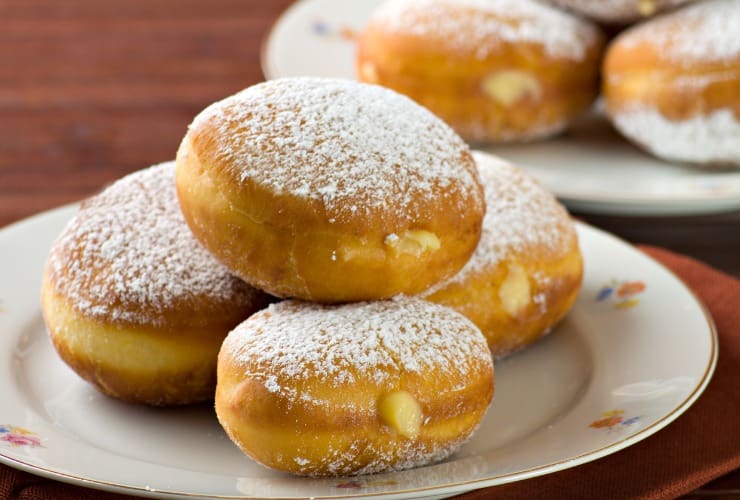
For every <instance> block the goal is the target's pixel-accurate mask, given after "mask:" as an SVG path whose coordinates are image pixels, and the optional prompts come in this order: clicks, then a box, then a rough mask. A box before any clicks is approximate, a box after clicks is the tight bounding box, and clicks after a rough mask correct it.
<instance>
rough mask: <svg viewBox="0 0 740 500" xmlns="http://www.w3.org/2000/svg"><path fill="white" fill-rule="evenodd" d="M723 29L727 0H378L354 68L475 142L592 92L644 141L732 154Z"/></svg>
mask: <svg viewBox="0 0 740 500" xmlns="http://www.w3.org/2000/svg"><path fill="white" fill-rule="evenodd" d="M549 4H551V5H549ZM558 8H563V9H564V10H562V11H561V10H559V9H558ZM580 16H584V17H580ZM638 21H639V24H637V25H636V26H631V25H632V24H635V23H638ZM601 28H603V30H602V29H601ZM604 32H608V33H610V34H612V35H616V36H615V38H613V39H612V40H611V41H610V42H608V43H605V42H606V37H605V36H604V34H603V33H604ZM737 33H740V0H706V1H701V2H698V1H697V2H694V1H692V0H608V1H590V0H540V1H539V3H538V2H535V1H534V0H516V1H515V0H501V1H495V2H492V1H487V0H386V1H385V2H383V3H382V4H381V5H380V6H379V7H378V8H377V9H376V10H375V11H374V12H373V13H372V15H371V16H370V18H369V20H368V22H367V24H366V25H365V27H364V28H363V29H362V31H361V32H360V35H359V37H358V42H357V52H356V75H357V78H358V79H359V80H360V81H365V82H372V83H378V84H380V85H385V86H388V87H390V88H393V89H395V90H397V91H399V92H401V93H403V94H406V95H408V96H410V97H411V98H412V99H414V100H416V101H417V102H419V103H421V104H422V105H424V106H426V107H428V108H429V109H430V110H432V111H433V112H434V113H436V114H437V115H438V116H440V117H441V118H442V119H443V120H445V121H446V122H447V123H448V124H450V125H451V126H452V127H453V128H454V129H455V130H456V131H457V132H458V133H460V134H461V135H462V136H463V137H464V138H465V139H467V140H468V141H473V142H486V143H500V142H507V141H533V140H538V139H544V138H547V137H550V136H552V135H554V134H556V133H558V132H561V131H563V130H565V129H567V128H568V126H570V125H571V124H572V123H573V122H574V121H575V119H576V118H577V117H578V116H579V115H580V114H582V113H583V112H584V111H586V110H588V108H589V107H590V106H591V104H592V103H593V102H594V100H595V99H596V98H597V96H598V95H599V94H600V93H601V95H602V96H603V100H604V102H605V104H606V106H605V108H606V117H607V119H609V120H610V121H611V122H612V123H613V125H614V126H615V128H616V129H617V130H618V131H619V132H620V133H621V134H622V135H623V136H624V137H625V138H626V139H627V140H628V141H630V142H632V143H634V144H635V145H637V146H638V147H640V148H642V149H644V150H645V151H647V152H648V153H650V154H652V155H654V156H656V157H658V158H661V159H664V160H667V161H670V162H683V163H690V164H695V165H700V166H701V165H723V166H735V167H737V166H739V165H740V97H738V96H739V95H740V45H738V44H739V43H740V42H738V40H740V38H739V37H738V36H737ZM605 46H606V49H605V50H604V47H605ZM600 85H601V90H600V89H599V86H600ZM594 112H596V113H600V114H603V110H602V109H601V107H598V106H597V107H596V108H595V109H594Z"/></svg>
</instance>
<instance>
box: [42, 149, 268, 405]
mask: <svg viewBox="0 0 740 500" xmlns="http://www.w3.org/2000/svg"><path fill="white" fill-rule="evenodd" d="M174 172H175V165H174V162H169V163H164V164H160V165H157V166H154V167H150V168H148V169H144V170H141V171H138V172H135V173H133V174H130V175H128V176H127V177H124V178H123V179H121V180H119V181H118V182H116V183H114V184H112V185H111V186H110V187H108V188H107V189H105V190H104V191H103V192H101V193H100V194H98V195H97V196H94V197H92V198H90V199H88V200H86V201H85V202H84V203H83V204H82V206H81V208H80V210H79V212H78V213H77V215H76V216H75V217H74V218H73V219H72V220H71V221H70V223H69V224H68V225H67V227H66V228H65V229H64V231H63V232H62V234H61V235H60V236H59V238H58V239H57V240H56V242H55V243H54V245H53V247H52V249H51V252H50V254H49V257H48V259H47V262H46V267H45V272H44V280H43V286H42V306H43V314H44V319H45V321H46V325H47V329H48V331H49V333H50V335H51V340H52V342H53V344H54V347H55V348H56V350H57V352H58V353H59V355H60V357H61V358H62V359H63V360H64V361H65V362H66V363H67V364H68V365H69V366H70V367H71V368H72V369H73V370H74V371H75V372H77V374H78V375H80V376H81V377H82V378H83V379H85V380H87V381H88V382H90V383H91V384H93V385H94V386H95V387H96V388H97V389H99V390H100V391H101V392H103V393H105V394H107V395H109V396H112V397H115V398H118V399H121V400H124V401H130V402H136V403H146V404H150V405H157V406H165V405H178V404H187V403H194V402H199V401H208V400H212V399H213V394H214V390H215V385H216V359H217V355H218V351H219V349H220V347H221V342H222V341H223V339H224V337H226V334H227V333H228V332H229V330H231V329H232V328H233V327H234V326H235V325H237V324H238V323H240V322H241V321H242V320H244V319H245V318H246V317H247V316H249V315H250V314H251V313H252V312H254V311H255V310H257V309H260V308H262V307H264V306H266V305H267V297H266V296H265V295H264V294H263V293H261V292H258V291H257V290H255V289H253V288H252V287H250V286H248V285H247V284H246V283H244V282H243V281H241V280H240V279H238V278H237V277H235V276H234V275H233V274H231V273H230V272H229V271H228V270H227V269H226V268H225V267H224V266H223V265H222V264H221V263H219V262H218V261H217V260H216V259H214V258H213V257H211V255H210V254H208V252H207V251H206V250H205V249H204V248H203V247H202V246H201V245H200V244H199V243H198V242H197V240H196V239H195V238H194V237H193V236H192V234H190V230H189V229H188V226H187V225H186V224H185V221H184V220H183V217H182V214H181V213H180V210H179V207H178V203H177V195H176V193H175V175H174Z"/></svg>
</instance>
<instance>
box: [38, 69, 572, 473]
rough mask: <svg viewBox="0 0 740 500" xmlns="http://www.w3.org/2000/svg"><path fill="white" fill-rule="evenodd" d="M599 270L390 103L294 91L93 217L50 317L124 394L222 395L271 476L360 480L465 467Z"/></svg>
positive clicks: (414, 114) (49, 282) (281, 83)
mask: <svg viewBox="0 0 740 500" xmlns="http://www.w3.org/2000/svg"><path fill="white" fill-rule="evenodd" d="M581 273H582V262H581V254H580V251H579V249H578V242H577V237H576V234H575V230H574V226H573V222H572V221H571V219H570V218H569V216H568V214H567V212H566V211H565V210H564V209H563V208H562V207H561V206H560V205H559V204H558V203H557V202H556V201H555V200H554V198H552V196H551V195H549V194H548V193H546V192H545V191H544V190H542V188H540V187H539V186H538V185H537V184H536V183H535V182H534V181H533V180H532V179H531V178H530V177H528V176H527V175H526V174H525V173H524V172H523V171H522V170H520V169H518V168H516V167H514V166H512V165H509V164H508V163H505V162H503V161H502V160H498V159H496V158H493V157H491V156H488V155H485V154H482V153H473V152H471V151H470V149H469V147H468V146H467V144H466V143H465V142H464V141H463V139H461V138H460V137H459V136H458V135H457V134H456V133H455V132H454V131H453V130H452V129H451V128H450V127H449V126H447V125H446V124H445V123H444V122H443V121H442V120H440V119H439V118H437V117H436V116H435V115H433V114H432V113H431V112H430V111H428V110H427V109H425V108H423V107H421V106H419V105H418V104H416V103H414V102H413V101H412V100H411V99H409V98H407V97H405V96H402V95H400V94H398V93H396V92H394V91H392V90H390V89H386V88H383V87H380V86H376V85H370V84H364V83H358V82H352V81H348V80H332V79H324V78H289V79H281V80H273V81H270V82H265V83H262V84H258V85H255V86H253V87H250V88H248V89H246V90H244V91H242V92H239V93H237V94H235V95H233V96H231V97H228V98H226V99H224V100H222V101H219V102H217V103H214V104H212V105H211V106H209V107H208V108H206V109H205V110H203V111H202V112H201V113H200V114H199V115H198V116H196V117H195V119H194V120H193V122H192V124H191V126H190V127H189V129H188V131H187V133H186V135H185V137H184V138H183V140H182V143H181V145H180V148H179V150H178V152H177V155H176V160H175V162H174V163H173V162H170V163H167V164H163V165H159V166H155V167H152V168H149V169H146V170H143V171H140V172H137V173H135V174H132V175H130V176H128V177H126V178H124V179H122V180H120V181H118V182H117V183H115V184H114V185H112V186H111V187H110V188H108V189H106V190H105V191H103V192H102V193H101V194H100V195H98V196H96V197H94V198H92V199H91V200H89V201H87V202H86V203H85V204H83V206H82V208H81V210H80V212H79V214H78V215H77V217H76V218H75V219H74V220H73V221H72V223H70V225H69V227H68V228H67V229H66V230H65V231H64V233H63V234H62V235H61V236H60V238H59V239H58V240H57V242H56V243H55V245H54V247H53V248H52V251H51V253H50V256H49V259H48V262H47V266H46V272H45V280H44V285H43V299H44V300H43V307H44V315H45V319H46V322H47V325H48V327H49V331H50V333H51V336H52V340H53V343H54V345H55V347H56V348H57V350H58V352H59V354H60V356H61V357H62V359H63V360H64V361H66V362H67V363H68V364H69V365H70V366H71V367H72V368H73V369H74V370H75V371H76V372H77V373H78V374H80V376H82V377H83V378H85V379H86V380H88V381H90V382H91V383H93V385H94V386H96V387H97V388H98V389H100V390H101V391H103V392H104V393H106V394H108V395H111V396H113V397H116V398H119V399H123V400H126V401H133V402H140V403H146V404H152V405H173V404H184V403H188V402H195V401H202V400H207V399H212V400H213V401H214V402H215V410H216V415H217V417H218V420H219V422H220V424H221V425H222V427H223V428H224V430H225V432H226V434H227V435H228V436H229V438H231V440H232V441H233V442H234V443H235V444H236V445H237V446H238V447H239V448H240V449H241V450H242V451H243V452H244V453H245V454H246V455H248V456H250V457H252V458H253V459H254V460H256V461H257V462H259V463H261V464H264V465H266V466H268V467H271V468H274V469H277V470H281V471H286V472H290V473H294V474H298V475H304V476H337V475H348V474H367V473H376V472H383V471H392V470H403V469H407V468H410V467H417V466H421V465H424V464H428V463H432V462H436V461H439V460H442V459H444V458H445V457H447V456H449V455H450V454H451V453H454V452H455V451H456V450H457V449H459V448H460V446H462V445H463V444H464V443H465V442H466V441H467V440H468V439H470V437H471V436H472V435H473V434H474V432H475V431H476V429H477V428H478V426H479V425H480V423H481V420H482V418H483V417H484V415H485V414H486V411H487V409H488V408H489V405H490V403H491V401H492V398H493V392H494V371H493V358H494V356H496V357H498V356H502V355H505V354H508V353H510V352H512V351H514V350H516V349H519V348H522V347H523V346H525V345H528V344H529V343H531V342H533V341H534V340H536V339H537V338H538V337H540V336H541V335H543V334H545V333H547V332H548V331H549V330H550V328H551V327H552V326H553V325H554V324H555V323H556V322H557V321H558V320H559V319H560V318H561V317H562V316H563V315H564V314H565V313H566V312H567V310H568V309H569V308H570V307H571V305H572V304H573V300H574V298H575V295H576V294H577V292H578V290H579V288H580V281H581ZM268 302H269V305H268ZM214 375H215V377H216V380H215V387H214Z"/></svg>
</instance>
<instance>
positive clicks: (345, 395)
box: [216, 297, 493, 476]
mask: <svg viewBox="0 0 740 500" xmlns="http://www.w3.org/2000/svg"><path fill="white" fill-rule="evenodd" d="M492 397H493V363H492V359H491V354H490V352H489V350H488V346H487V344H486V341H485V339H484V338H483V336H482V335H481V333H480V331H479V330H478V329H477V328H476V327H475V325H473V324H472V323H471V322H470V321H469V320H467V319H466V318H465V317H464V316H462V315H461V314H459V313H457V312H455V311H453V310H451V309H449V308H446V307H442V306H439V305H436V304H432V303H430V302H427V301H424V300H422V299H419V298H413V297H397V298H394V299H390V300H384V301H374V302H358V303H350V304H345V305H320V304H316V303H308V302H300V301H292V300H288V301H283V302H279V303H277V304H273V305H271V306H270V307H269V308H268V309H265V310H263V311H260V312H258V313H256V314H255V315H253V316H251V317H250V318H249V319H247V320H246V321H245V322H243V323H242V324H241V325H239V326H238V327H237V328H236V329H234V330H233V331H232V332H231V333H230V334H229V335H228V337H227V338H226V340H225V341H224V344H223V347H222V348H221V352H220V353H219V357H218V385H217V387H216V414H217V416H218V419H219V422H220V423H221V425H222V426H223V428H224V429H225V431H226V433H227V434H228V436H229V437H230V438H231V440H232V441H234V443H235V444H236V445H237V446H238V447H239V448H240V449H241V450H242V451H243V452H244V453H245V454H247V455H248V456H250V457H252V458H253V459H254V460H256V461H257V462H259V463H261V464H263V465H265V466H268V467H271V468H274V469H277V470H280V471H285V472H291V473H294V474H299V475H304V476H338V475H351V474H370V473H375V472H383V471H392V470H401V469H408V468H412V467H417V466H421V465H425V464H428V463H431V462H434V461H438V460H442V459H444V458H445V457H447V456H449V455H450V454H451V453H453V452H454V451H455V450H457V449H458V448H459V447H460V446H461V445H462V444H463V443H464V442H466V441H467V440H468V439H469V438H470V437H471V435H472V434H473V433H474V431H475V430H476V429H477V427H478V425H479V423H480V421H481V419H482V418H483V416H484V414H485V413H486V410H487V408H488V406H489V404H490V402H491V398H492Z"/></svg>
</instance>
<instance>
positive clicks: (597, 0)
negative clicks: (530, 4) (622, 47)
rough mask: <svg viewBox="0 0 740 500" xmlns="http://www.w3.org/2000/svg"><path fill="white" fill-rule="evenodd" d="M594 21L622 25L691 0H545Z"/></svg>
mask: <svg viewBox="0 0 740 500" xmlns="http://www.w3.org/2000/svg"><path fill="white" fill-rule="evenodd" d="M546 1H547V2H548V3H551V4H553V5H557V6H558V7H564V8H566V9H568V10H571V11H573V12H576V13H578V14H581V15H584V16H586V17H589V18H591V19H593V20H595V21H598V22H600V23H604V24H610V25H624V24H629V23H633V22H635V21H639V20H640V19H644V18H647V17H650V16H654V15H656V14H659V13H661V12H664V11H666V10H669V9H673V8H676V7H678V6H679V5H682V4H685V3H688V2H692V1H693V0H546Z"/></svg>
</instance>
